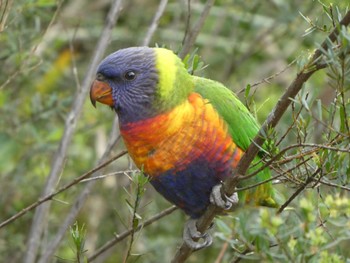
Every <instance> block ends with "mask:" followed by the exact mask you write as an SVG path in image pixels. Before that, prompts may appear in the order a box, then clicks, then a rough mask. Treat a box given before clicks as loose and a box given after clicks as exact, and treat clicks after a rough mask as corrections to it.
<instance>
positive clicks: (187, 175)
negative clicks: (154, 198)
mask: <svg viewBox="0 0 350 263" xmlns="http://www.w3.org/2000/svg"><path fill="white" fill-rule="evenodd" d="M221 165H223V164H221ZM221 165H219V166H221ZM211 166H212V165H210V163H209V162H208V161H207V160H204V158H199V159H197V160H195V161H193V162H192V163H191V164H190V165H189V166H187V168H186V169H184V170H181V171H176V170H169V171H167V172H165V173H163V174H161V175H158V176H156V177H153V178H152V179H151V181H150V182H151V184H152V185H153V187H154V188H155V189H156V190H157V191H158V192H159V193H160V194H161V195H163V196H164V197H165V198H166V199H167V200H168V201H170V202H171V203H173V204H175V205H176V206H178V207H179V208H181V209H182V210H184V212H185V213H186V214H188V215H189V216H190V217H191V218H199V217H200V216H201V215H202V214H203V213H204V211H205V210H206V208H207V206H208V205H209V196H210V192H211V190H212V188H213V186H215V185H217V184H219V183H220V181H221V180H223V179H224V178H225V177H226V176H228V175H229V174H230V172H231V169H229V166H228V164H227V163H226V165H224V166H226V167H227V168H228V169H226V172H223V171H222V168H223V167H222V166H221V167H218V164H217V165H216V166H217V167H211ZM218 168H221V169H220V172H219V171H218Z"/></svg>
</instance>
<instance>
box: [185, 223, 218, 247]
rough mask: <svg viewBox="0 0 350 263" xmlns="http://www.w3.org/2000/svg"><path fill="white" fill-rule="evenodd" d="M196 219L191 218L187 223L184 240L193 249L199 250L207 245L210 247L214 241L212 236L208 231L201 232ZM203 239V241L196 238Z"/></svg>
mask: <svg viewBox="0 0 350 263" xmlns="http://www.w3.org/2000/svg"><path fill="white" fill-rule="evenodd" d="M196 223H197V220H196V219H189V220H188V221H187V222H186V223H185V228H184V232H183V240H184V242H185V243H186V244H187V246H189V247H190V248H191V249H193V250H199V249H202V248H205V247H209V246H210V245H211V244H212V243H213V239H212V237H211V236H210V235H209V234H208V233H203V234H202V233H201V232H199V231H198V229H197V226H196ZM199 239H203V240H204V241H203V242H199V241H196V240H199Z"/></svg>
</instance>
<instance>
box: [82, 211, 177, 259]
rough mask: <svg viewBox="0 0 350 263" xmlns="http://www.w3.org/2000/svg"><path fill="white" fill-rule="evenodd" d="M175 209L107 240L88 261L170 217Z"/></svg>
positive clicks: (159, 214)
mask: <svg viewBox="0 0 350 263" xmlns="http://www.w3.org/2000/svg"><path fill="white" fill-rule="evenodd" d="M176 209H177V207H176V206H171V207H169V208H167V209H165V210H163V211H162V212H160V213H158V214H156V215H155V216H153V217H151V218H150V219H148V220H146V221H145V222H144V223H143V224H140V225H139V226H138V227H137V228H135V229H132V228H131V229H129V230H127V231H125V232H123V233H121V234H118V235H116V236H115V237H114V238H113V239H111V240H109V241H108V242H106V243H105V244H104V245H103V246H102V247H100V248H99V249H97V250H96V251H95V252H94V253H93V254H92V255H91V256H90V257H89V258H88V261H89V262H92V261H94V260H95V259H96V258H97V257H98V256H100V255H101V254H102V253H104V252H106V251H107V250H108V249H110V248H111V247H113V246H114V245H115V244H117V243H118V242H120V241H121V240H123V239H124V238H126V237H128V236H129V235H131V233H132V232H137V231H139V230H141V229H142V228H144V227H146V226H148V225H150V224H152V223H154V222H156V221H158V220H159V219H161V218H163V217H165V216H167V215H170V214H171V213H172V212H174V211H175V210H176Z"/></svg>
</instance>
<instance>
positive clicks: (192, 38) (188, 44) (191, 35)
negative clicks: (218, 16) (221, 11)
mask: <svg viewBox="0 0 350 263" xmlns="http://www.w3.org/2000/svg"><path fill="white" fill-rule="evenodd" d="M214 2H215V0H208V1H207V2H206V4H205V6H204V9H203V11H202V13H201V16H200V17H199V19H198V20H197V22H196V24H195V25H194V26H193V28H192V29H191V30H188V28H186V32H187V34H186V35H185V39H184V43H183V47H182V49H181V51H180V53H179V57H180V58H182V59H183V58H184V57H185V56H186V55H187V54H188V53H189V52H190V49H191V48H192V46H193V45H194V43H195V42H196V39H197V36H198V34H199V32H200V31H201V29H202V27H203V25H204V22H205V20H206V19H207V17H208V15H209V11H210V9H211V8H212V6H213V5H214ZM188 26H189V25H188Z"/></svg>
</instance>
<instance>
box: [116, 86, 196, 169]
mask: <svg viewBox="0 0 350 263" xmlns="http://www.w3.org/2000/svg"><path fill="white" fill-rule="evenodd" d="M199 97H200V96H199V95H198V94H195V93H193V94H191V95H190V96H189V97H188V99H187V100H186V101H185V102H183V103H182V104H180V105H178V106H177V107H175V108H174V109H172V110H170V111H169V112H166V113H164V114H160V115H157V116H155V117H152V118H148V119H144V120H141V121H137V122H129V123H126V124H125V123H120V131H121V135H122V137H123V139H124V142H125V145H126V147H127V149H128V151H129V154H130V156H131V157H132V159H133V160H134V162H135V163H136V165H137V166H138V167H139V168H140V169H142V168H144V171H145V172H147V173H148V172H150V171H149V169H148V167H144V166H147V165H146V164H148V163H151V162H150V160H151V159H160V158H156V157H157V156H158V155H159V154H160V155H164V154H161V152H162V151H164V150H165V149H166V147H169V148H172V147H173V146H174V147H175V145H174V144H175V138H181V137H180V136H179V135H180V134H187V131H186V129H188V127H187V126H188V123H193V122H194V121H195V119H196V118H197V117H198V116H196V114H195V111H197V110H198V109H197V110H196V109H195V107H194V105H193V100H198V99H200V100H202V99H201V98H199ZM176 143H178V142H176ZM165 145H166V147H165ZM160 149H161V150H160ZM172 150H173V149H169V150H168V152H170V151H172ZM165 151H167V150H165ZM180 157H181V156H179V157H176V158H180ZM174 158H175V157H174ZM150 166H153V167H155V166H157V165H153V164H152V165H150ZM162 166H163V167H164V169H165V168H166V165H165V164H164V163H163V165H162ZM150 169H151V168H150Z"/></svg>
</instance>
